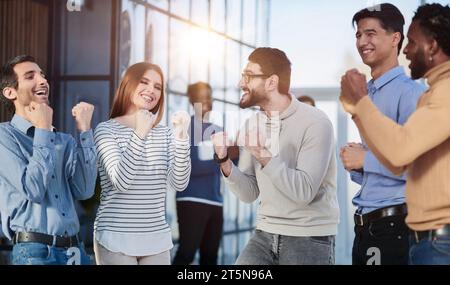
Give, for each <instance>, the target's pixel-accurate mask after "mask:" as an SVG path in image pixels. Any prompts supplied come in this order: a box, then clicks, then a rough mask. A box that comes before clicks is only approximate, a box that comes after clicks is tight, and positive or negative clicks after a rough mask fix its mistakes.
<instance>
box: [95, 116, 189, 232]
mask: <svg viewBox="0 0 450 285" xmlns="http://www.w3.org/2000/svg"><path fill="white" fill-rule="evenodd" d="M94 140H95V144H96V147H97V151H98V166H99V172H100V181H101V188H102V193H101V197H100V206H99V209H98V212H97V217H96V219H95V224H94V230H95V232H96V233H98V232H101V231H107V232H111V233H118V234H122V235H123V234H148V235H149V238H150V237H151V234H157V233H162V232H169V231H170V228H169V225H168V224H167V222H166V217H165V206H166V191H167V189H168V188H171V189H173V190H176V191H183V190H184V189H185V188H186V186H187V185H188V182H189V175H190V172H191V163H190V157H189V152H190V148H189V139H186V140H176V139H174V137H173V135H172V131H171V130H170V129H169V128H167V127H164V126H160V125H158V126H156V127H155V128H153V129H152V130H151V131H150V132H149V134H148V135H147V137H146V138H145V139H141V138H139V137H138V136H137V134H136V133H135V132H134V130H133V129H131V128H127V127H125V126H123V125H121V124H119V123H118V122H117V121H115V120H109V121H107V122H103V123H101V124H99V125H98V126H97V128H96V129H95V135H94Z"/></svg>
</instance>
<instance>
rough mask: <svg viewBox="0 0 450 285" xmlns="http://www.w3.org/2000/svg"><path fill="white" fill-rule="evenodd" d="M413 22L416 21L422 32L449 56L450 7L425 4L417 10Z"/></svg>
mask: <svg viewBox="0 0 450 285" xmlns="http://www.w3.org/2000/svg"><path fill="white" fill-rule="evenodd" d="M413 21H418V23H419V25H420V27H421V29H422V31H423V32H424V33H425V34H428V36H430V37H432V38H433V39H435V40H436V42H437V43H438V45H439V46H440V47H441V49H442V50H443V51H444V53H445V54H446V55H448V56H450V7H449V5H447V6H442V5H441V4H425V5H423V6H420V7H419V8H418V9H417V12H416V14H415V15H414V17H413Z"/></svg>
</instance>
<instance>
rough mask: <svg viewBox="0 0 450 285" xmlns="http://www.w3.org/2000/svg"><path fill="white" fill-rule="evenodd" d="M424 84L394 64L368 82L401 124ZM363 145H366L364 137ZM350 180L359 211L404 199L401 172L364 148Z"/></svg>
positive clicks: (381, 106) (384, 108)
mask: <svg viewBox="0 0 450 285" xmlns="http://www.w3.org/2000/svg"><path fill="white" fill-rule="evenodd" d="M425 90H426V87H425V86H424V85H422V84H419V83H417V82H415V81H414V80H412V79H411V78H410V77H408V76H407V75H406V74H405V72H404V70H403V67H401V66H398V67H395V68H393V69H391V70H389V71H388V72H386V73H385V74H383V75H382V76H381V77H379V78H378V79H376V80H373V79H372V80H371V81H369V83H368V91H369V97H370V99H371V100H372V102H373V103H374V104H375V106H377V108H378V110H380V112H382V113H383V114H384V115H386V116H387V117H389V118H390V119H392V120H393V121H395V122H397V123H398V124H401V125H403V124H404V123H405V122H406V121H407V120H408V118H409V116H410V115H411V114H412V113H413V112H414V111H415V110H416V106H417V101H418V99H419V98H420V96H421V95H422V94H423V93H424V92H425ZM363 145H364V146H365V147H366V148H367V145H366V144H365V142H364V141H363ZM350 174H351V175H350V176H351V179H352V181H354V182H356V183H358V184H360V185H361V189H360V190H359V192H358V193H357V194H356V196H355V197H354V198H353V204H354V205H355V206H357V207H358V212H360V213H368V212H371V211H373V210H376V209H379V208H383V207H387V206H392V205H397V204H402V203H404V202H405V184H406V178H405V177H404V176H395V175H394V174H392V173H391V172H390V171H389V170H388V169H387V168H385V167H384V166H383V165H382V164H381V163H380V162H379V161H378V160H377V158H376V157H375V155H374V154H373V153H372V152H371V151H370V150H368V151H367V152H366V156H365V160H364V166H363V173H361V172H356V171H351V172H350Z"/></svg>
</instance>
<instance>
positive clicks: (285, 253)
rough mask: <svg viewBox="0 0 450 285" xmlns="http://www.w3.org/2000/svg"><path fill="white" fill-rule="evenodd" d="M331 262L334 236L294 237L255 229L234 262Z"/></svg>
mask: <svg viewBox="0 0 450 285" xmlns="http://www.w3.org/2000/svg"><path fill="white" fill-rule="evenodd" d="M307 264H311V265H313V264H314V265H332V264H334V236H323V237H293V236H284V235H277V234H271V233H267V232H264V231H261V230H256V231H255V233H254V234H253V236H252V237H251V239H250V241H249V242H248V244H247V246H246V247H245V248H244V250H243V251H242V253H241V254H240V255H239V257H238V259H237V261H236V265H307Z"/></svg>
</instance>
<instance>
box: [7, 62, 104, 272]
mask: <svg viewBox="0 0 450 285" xmlns="http://www.w3.org/2000/svg"><path fill="white" fill-rule="evenodd" d="M0 88H1V93H2V94H1V95H0V97H1V101H2V102H3V103H5V104H6V105H7V107H8V109H10V110H11V111H14V116H13V118H12V120H11V121H10V122H7V123H2V124H0V157H1V158H2V162H1V165H0V216H1V219H2V222H1V224H2V230H3V232H4V234H5V235H6V236H7V237H8V238H9V239H12V241H13V243H14V247H13V252H12V262H13V264H43V265H47V264H89V263H90V259H89V257H88V256H87V255H86V252H85V250H84V246H83V244H82V243H81V241H80V240H79V239H78V236H77V234H78V231H79V221H78V216H77V213H76V211H75V205H74V201H75V200H83V199H88V198H89V197H91V196H92V195H93V193H94V187H95V180H96V177H97V168H96V152H95V146H94V142H93V135H92V130H91V126H90V125H91V118H92V114H93V111H94V106H92V105H90V104H87V103H84V102H81V103H79V104H77V105H76V106H75V107H74V108H73V109H72V115H73V117H74V118H75V122H76V124H77V128H78V130H79V131H80V133H81V134H80V142H79V143H78V144H77V142H76V141H75V139H74V138H73V137H72V136H70V135H68V134H63V133H60V132H57V131H56V130H55V129H54V128H53V127H52V116H53V110H52V108H51V107H50V106H49V101H48V97H49V84H48V82H47V80H46V79H45V76H44V74H43V72H42V70H41V69H40V67H39V66H38V65H37V63H36V62H35V60H34V58H32V57H31V56H17V57H15V58H14V59H12V60H10V61H9V62H7V63H6V64H5V65H4V66H3V68H2V70H1V81H0Z"/></svg>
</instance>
